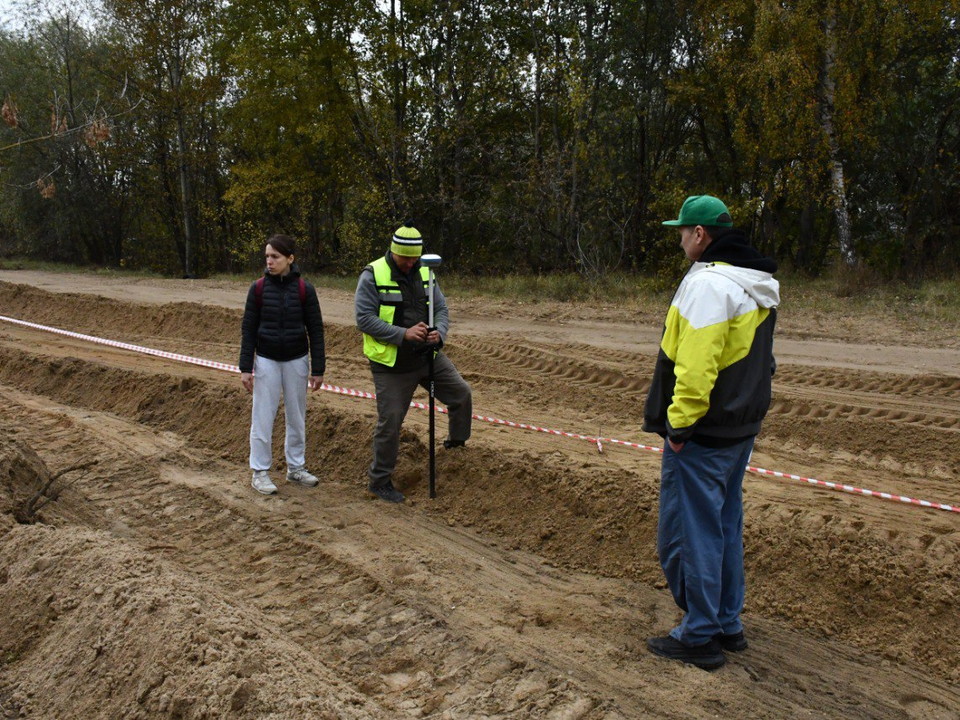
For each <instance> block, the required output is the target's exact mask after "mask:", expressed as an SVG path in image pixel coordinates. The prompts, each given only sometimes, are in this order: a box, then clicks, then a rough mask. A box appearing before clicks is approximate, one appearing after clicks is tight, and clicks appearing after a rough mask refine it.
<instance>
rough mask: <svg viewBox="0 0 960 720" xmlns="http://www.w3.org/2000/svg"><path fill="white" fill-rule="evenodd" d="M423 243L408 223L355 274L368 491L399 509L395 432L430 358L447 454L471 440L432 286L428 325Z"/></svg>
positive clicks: (443, 312)
mask: <svg viewBox="0 0 960 720" xmlns="http://www.w3.org/2000/svg"><path fill="white" fill-rule="evenodd" d="M422 252H423V238H422V237H421V236H420V233H419V231H418V230H417V229H416V228H415V227H413V225H412V223H410V222H407V223H405V224H404V225H402V226H401V227H400V228H398V229H397V231H396V232H395V233H394V234H393V239H392V240H391V242H390V248H389V249H388V250H387V253H386V255H384V256H383V257H382V258H379V259H377V260H374V261H373V262H372V263H370V264H369V265H367V266H366V267H365V268H364V269H363V271H362V272H361V273H360V280H359V282H358V283H357V292H356V295H355V296H354V310H355V312H356V318H357V327H358V328H360V331H361V332H362V333H363V353H364V355H366V356H367V358H368V359H369V360H370V369H371V370H372V371H373V384H374V387H375V388H376V393H377V415H378V417H377V427H376V430H375V431H374V436H373V462H372V463H371V464H370V468H369V469H368V471H367V474H368V475H369V477H370V484H369V486H368V489H369V490H370V492H372V493H373V494H374V495H377V496H378V497H380V498H383V499H384V500H386V501H388V502H393V503H401V502H403V501H404V500H405V498H404V496H403V493H401V492H400V491H399V490H397V489H396V488H395V487H394V486H393V479H392V478H393V471H394V468H395V467H396V464H397V454H398V452H399V450H400V427H401V425H402V424H403V419H404V417H406V414H407V410H408V409H409V408H410V401H411V399H412V398H413V393H414V391H415V390H416V389H417V386H418V385H420V386H422V387H424V388H426V387H427V385H428V383H429V362H428V360H429V359H428V357H427V353H429V352H434V351H435V352H436V355H435V357H434V361H433V379H434V391H435V393H436V396H437V398H439V400H440V402H442V403H444V404H445V405H446V406H447V409H448V410H449V411H450V414H449V417H450V429H449V437H447V439H446V440H444V441H443V446H444V447H445V448H447V449H450V448H455V447H460V446H462V445H463V444H464V443H466V441H467V440H468V439H469V438H470V428H471V422H472V419H473V398H472V393H471V390H470V386H469V385H467V383H466V382H465V381H464V379H463V378H462V377H461V376H460V373H459V372H457V369H456V367H454V365H453V363H452V362H450V359H449V358H448V357H447V356H446V355H444V354H443V353H442V352H440V348H441V347H443V343H444V340H445V339H446V337H447V330H448V329H449V327H450V315H449V312H448V310H447V302H446V300H445V299H444V297H443V293H442V292H440V288H439V287H438V286H437V285H436V282H434V288H433V302H434V309H433V318H434V323H435V324H436V327H435V328H430V327H428V326H427V321H428V320H429V317H430V315H429V307H428V304H429V296H428V292H427V290H428V286H429V278H430V275H429V270H428V269H427V268H425V267H421V265H420V255H421V254H422Z"/></svg>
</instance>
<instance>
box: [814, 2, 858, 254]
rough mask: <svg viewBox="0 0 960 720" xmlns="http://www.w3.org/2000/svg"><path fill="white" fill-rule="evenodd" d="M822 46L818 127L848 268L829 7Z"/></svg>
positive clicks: (834, 51)
mask: <svg viewBox="0 0 960 720" xmlns="http://www.w3.org/2000/svg"><path fill="white" fill-rule="evenodd" d="M822 27H823V31H824V35H825V45H824V49H823V65H822V66H821V68H820V94H821V97H820V126H821V128H822V130H823V134H824V136H825V137H826V140H827V150H828V152H829V157H830V181H831V182H830V184H831V195H832V199H833V212H834V216H835V217H836V221H837V236H838V239H839V242H840V257H842V258H843V262H844V263H845V264H846V265H847V266H848V267H853V266H855V265H856V264H857V253H856V250H855V249H854V247H853V237H852V234H851V231H850V210H849V208H848V207H847V192H846V184H845V181H844V178H843V163H842V162H841V161H840V144H839V143H838V142H837V134H836V130H835V128H834V126H833V112H834V96H835V94H836V87H835V85H834V82H833V68H834V65H835V63H836V55H837V34H836V30H837V18H836V10H835V9H834V8H833V7H830V8H829V10H828V12H827V17H826V18H825V19H824V21H823V23H822Z"/></svg>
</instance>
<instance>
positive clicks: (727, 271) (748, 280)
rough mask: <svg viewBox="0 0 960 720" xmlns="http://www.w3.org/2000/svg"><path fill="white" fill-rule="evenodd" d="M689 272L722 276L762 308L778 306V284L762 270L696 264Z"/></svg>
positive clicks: (702, 263) (714, 264) (713, 264)
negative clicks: (737, 286) (740, 288)
mask: <svg viewBox="0 0 960 720" xmlns="http://www.w3.org/2000/svg"><path fill="white" fill-rule="evenodd" d="M690 272H691V273H695V272H711V273H717V274H718V275H723V277H725V278H727V279H729V280H732V281H733V282H735V283H736V284H737V285H739V286H740V287H742V288H743V290H744V292H746V293H747V295H749V296H750V297H752V298H753V299H754V300H755V301H756V303H757V305H759V306H760V307H762V308H766V309H768V310H769V309H770V308H775V307H777V306H778V305H780V283H779V282H777V280H776V279H775V278H774V277H773V275H771V274H770V273H768V272H764V271H763V270H751V269H750V268H743V267H736V266H735V265H718V264H716V263H704V262H697V263H694V264H693V267H692V268H690Z"/></svg>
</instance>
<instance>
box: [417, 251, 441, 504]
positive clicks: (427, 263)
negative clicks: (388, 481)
mask: <svg viewBox="0 0 960 720" xmlns="http://www.w3.org/2000/svg"><path fill="white" fill-rule="evenodd" d="M440 262H441V260H440V256H439V255H421V256H420V264H421V265H423V266H424V267H426V268H430V288H429V291H428V292H429V297H430V305H429V316H430V328H429V332H433V331H434V330H436V329H437V328H436V327H435V326H434V324H433V286H434V282H435V279H434V275H433V269H434V268H436V267H440ZM435 352H436V351H435V350H434V349H433V348H430V350H429V352H428V353H427V367H428V372H429V380H430V499H431V500H432V499H433V498H435V497H436V496H437V484H436V480H437V471H436V450H435V448H434V427H435V425H434V409H435V405H436V397H437V395H436V392H435V391H434V386H433V356H434V355H435Z"/></svg>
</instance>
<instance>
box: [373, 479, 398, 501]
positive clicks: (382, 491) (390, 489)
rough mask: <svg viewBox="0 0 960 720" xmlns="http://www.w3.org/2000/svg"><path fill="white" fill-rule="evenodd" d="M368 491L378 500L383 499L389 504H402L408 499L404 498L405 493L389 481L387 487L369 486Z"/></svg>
mask: <svg viewBox="0 0 960 720" xmlns="http://www.w3.org/2000/svg"><path fill="white" fill-rule="evenodd" d="M367 490H369V491H370V492H372V493H373V494H374V495H376V496H377V497H378V498H382V499H384V500H386V501H387V502H392V503H402V502H403V501H404V500H406V498H405V497H404V496H403V493H402V492H400V491H399V490H397V489H396V488H395V487H394V486H393V482H392V481H391V480H387V483H386V484H385V485H381V486H380V487H372V486H368V487H367Z"/></svg>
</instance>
